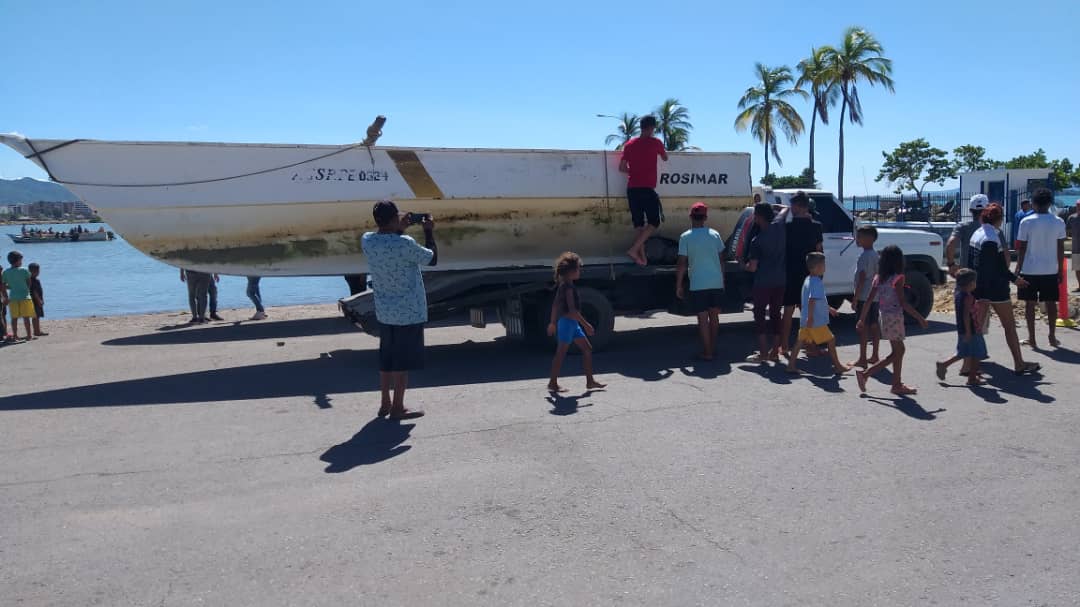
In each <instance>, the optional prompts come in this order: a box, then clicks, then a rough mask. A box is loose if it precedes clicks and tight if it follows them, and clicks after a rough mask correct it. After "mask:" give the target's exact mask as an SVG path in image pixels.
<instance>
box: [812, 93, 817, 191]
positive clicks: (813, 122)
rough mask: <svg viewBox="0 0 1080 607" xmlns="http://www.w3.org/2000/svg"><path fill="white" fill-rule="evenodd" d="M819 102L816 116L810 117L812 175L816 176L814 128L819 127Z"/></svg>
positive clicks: (815, 111)
mask: <svg viewBox="0 0 1080 607" xmlns="http://www.w3.org/2000/svg"><path fill="white" fill-rule="evenodd" d="M817 115H818V104H817V102H814V116H813V117H812V118H810V176H811V177H814V175H815V173H814V129H815V128H816V127H817Z"/></svg>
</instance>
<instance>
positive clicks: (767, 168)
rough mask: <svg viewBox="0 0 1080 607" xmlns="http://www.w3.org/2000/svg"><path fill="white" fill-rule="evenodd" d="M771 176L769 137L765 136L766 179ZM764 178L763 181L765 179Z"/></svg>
mask: <svg viewBox="0 0 1080 607" xmlns="http://www.w3.org/2000/svg"><path fill="white" fill-rule="evenodd" d="M768 176H769V136H768V135H765V177H768ZM765 177H762V179H765Z"/></svg>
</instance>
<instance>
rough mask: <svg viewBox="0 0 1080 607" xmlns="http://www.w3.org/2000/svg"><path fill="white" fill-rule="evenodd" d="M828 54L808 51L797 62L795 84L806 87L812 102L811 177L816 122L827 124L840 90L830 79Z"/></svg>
mask: <svg viewBox="0 0 1080 607" xmlns="http://www.w3.org/2000/svg"><path fill="white" fill-rule="evenodd" d="M827 57H828V53H827V52H826V49H825V48H812V49H810V56H809V57H807V58H806V59H803V60H802V61H800V62H799V65H798V66H797V67H798V69H799V80H798V81H797V82H796V83H795V86H796V87H798V88H802V87H808V88H809V89H810V98H811V99H813V101H814V110H813V114H812V115H811V117H810V166H809V168H808V169H807V170H808V171H810V174H811V175H814V174H816V172H815V170H814V132H815V131H816V130H817V120H818V118H821V124H829V107H830V106H833V105H836V101H837V99H839V97H840V89H839V87H837V85H836V81H835V80H834V79H833V78H832V77H831V75H830V72H829V64H828V62H827V61H826V58H827Z"/></svg>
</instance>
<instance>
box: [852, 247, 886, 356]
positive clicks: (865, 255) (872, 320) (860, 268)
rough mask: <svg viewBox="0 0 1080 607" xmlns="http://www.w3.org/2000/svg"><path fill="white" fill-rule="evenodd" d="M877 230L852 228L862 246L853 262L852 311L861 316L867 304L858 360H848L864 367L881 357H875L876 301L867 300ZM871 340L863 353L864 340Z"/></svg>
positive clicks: (877, 334)
mask: <svg viewBox="0 0 1080 607" xmlns="http://www.w3.org/2000/svg"><path fill="white" fill-rule="evenodd" d="M877 238H878V233H877V228H875V227H874V226H862V227H860V228H859V229H858V230H857V231H856V232H855V244H857V245H858V246H859V248H860V249H862V253H860V254H859V260H858V261H857V262H856V263H855V315H856V317H859V316H862V309H863V308H864V307H869V308H870V311H869V312H868V313H867V323H866V326H865V327H864V328H863V330H862V331H859V360H857V361H855V362H853V363H851V364H852V366H855V367H863V368H865V367H866V366H867V365H872V364H874V363H876V362H877V361H879V360H881V359H880V358H878V347H879V346H880V344H881V327H880V326H879V325H878V304H877V302H876V301H871V300H870V287H871V285H872V284H873V282H874V276H875V275H877V272H878V254H877V251H875V250H874V243H875V242H877ZM869 341H872V343H873V351H872V353H871V355H870V358H867V357H866V343H867V342H869Z"/></svg>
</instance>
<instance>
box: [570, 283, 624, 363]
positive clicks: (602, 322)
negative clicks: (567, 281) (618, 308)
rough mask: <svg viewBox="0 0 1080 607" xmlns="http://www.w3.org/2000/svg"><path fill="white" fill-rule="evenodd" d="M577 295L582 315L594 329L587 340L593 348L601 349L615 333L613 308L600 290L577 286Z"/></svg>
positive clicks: (609, 341)
mask: <svg viewBox="0 0 1080 607" xmlns="http://www.w3.org/2000/svg"><path fill="white" fill-rule="evenodd" d="M578 295H579V296H580V297H581V313H582V315H584V316H585V319H586V320H588V321H589V324H591V325H592V326H593V328H594V329H596V335H593V336H592V337H590V338H589V342H590V343H592V347H593V350H603V349H604V348H606V347H607V345H608V344H609V343H611V338H612V336H614V335H615V310H614V309H613V308H612V307H611V301H610V300H608V298H607V296H606V295H604V294H603V293H601V292H600V291H597V290H596V289H590V288H588V287H584V288H579V289H578Z"/></svg>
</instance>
